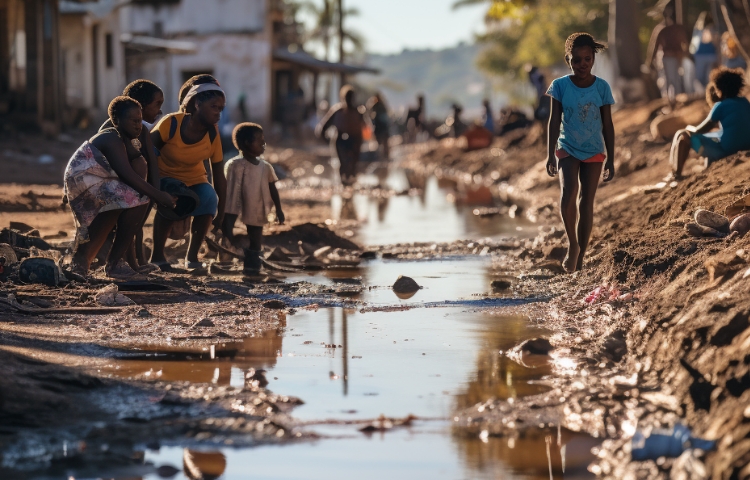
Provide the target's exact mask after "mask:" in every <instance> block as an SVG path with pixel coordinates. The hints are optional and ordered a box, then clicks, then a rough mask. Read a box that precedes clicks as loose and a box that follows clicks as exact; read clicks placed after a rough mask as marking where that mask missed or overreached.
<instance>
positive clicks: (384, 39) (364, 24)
mask: <svg viewBox="0 0 750 480" xmlns="http://www.w3.org/2000/svg"><path fill="white" fill-rule="evenodd" d="M453 2H454V0H344V8H346V7H356V8H358V9H359V11H360V14H359V16H357V17H350V19H349V20H348V21H349V24H350V25H351V26H352V27H354V28H356V29H357V30H359V32H361V33H362V34H363V35H364V37H365V39H366V40H367V50H368V51H369V52H372V53H397V52H400V51H401V50H403V49H404V48H410V49H421V48H443V47H450V46H453V45H456V44H457V43H458V42H460V41H461V40H471V38H472V33H473V32H476V31H480V30H481V29H482V28H483V26H484V24H483V18H484V12H485V11H486V9H487V6H486V5H479V6H473V7H464V8H461V9H459V10H451V5H452V4H453Z"/></svg>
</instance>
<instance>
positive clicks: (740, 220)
mask: <svg viewBox="0 0 750 480" xmlns="http://www.w3.org/2000/svg"><path fill="white" fill-rule="evenodd" d="M729 230H730V231H732V232H737V233H739V234H740V235H744V234H746V233H747V232H750V213H746V214H744V215H740V216H739V217H737V218H735V219H734V220H732V223H731V224H730V225H729Z"/></svg>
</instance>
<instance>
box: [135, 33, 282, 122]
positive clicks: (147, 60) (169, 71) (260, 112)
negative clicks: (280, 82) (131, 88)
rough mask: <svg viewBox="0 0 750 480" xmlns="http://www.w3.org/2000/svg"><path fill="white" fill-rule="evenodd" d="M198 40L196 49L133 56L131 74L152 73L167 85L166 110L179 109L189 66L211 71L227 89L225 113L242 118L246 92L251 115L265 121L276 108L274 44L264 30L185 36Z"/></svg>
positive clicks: (152, 77) (148, 75)
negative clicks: (273, 101)
mask: <svg viewBox="0 0 750 480" xmlns="http://www.w3.org/2000/svg"><path fill="white" fill-rule="evenodd" d="M180 40H183V41H189V42H193V43H195V45H196V47H197V52H196V53H194V54H167V53H164V54H149V55H139V56H137V57H133V58H131V59H130V60H129V62H128V74H129V76H130V77H132V78H128V80H134V79H136V78H147V79H149V80H152V81H153V82H155V83H156V84H157V85H159V86H160V87H161V88H162V89H163V90H164V96H165V101H164V107H163V108H162V110H163V111H164V112H174V111H177V109H178V104H177V94H178V92H179V89H180V87H181V86H182V83H183V81H184V80H183V76H184V75H183V74H184V72H209V73H211V74H212V75H214V76H215V77H216V78H217V79H218V80H219V83H221V86H222V88H223V89H224V91H225V92H226V95H227V107H226V110H225V112H226V114H225V115H224V118H225V119H228V120H231V121H233V122H234V121H236V120H237V105H238V102H239V99H240V98H241V97H243V96H244V97H245V108H246V111H247V113H248V116H249V117H250V118H251V119H252V120H255V121H259V122H266V121H267V120H268V119H269V118H270V113H271V73H270V72H271V44H270V41H269V40H268V39H267V38H266V35H265V34H256V35H248V34H225V35H209V36H184V37H180Z"/></svg>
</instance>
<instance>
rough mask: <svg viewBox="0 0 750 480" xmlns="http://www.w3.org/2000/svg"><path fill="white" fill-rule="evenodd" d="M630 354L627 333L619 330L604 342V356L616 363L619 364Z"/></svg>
mask: <svg viewBox="0 0 750 480" xmlns="http://www.w3.org/2000/svg"><path fill="white" fill-rule="evenodd" d="M626 353H628V344H627V342H626V341H625V332H624V331H622V330H617V331H616V332H614V333H612V335H610V336H609V337H607V339H606V340H605V341H604V345H603V348H602V355H604V356H605V357H607V358H609V359H611V360H612V361H614V362H619V361H620V360H622V357H624V356H625V354H626Z"/></svg>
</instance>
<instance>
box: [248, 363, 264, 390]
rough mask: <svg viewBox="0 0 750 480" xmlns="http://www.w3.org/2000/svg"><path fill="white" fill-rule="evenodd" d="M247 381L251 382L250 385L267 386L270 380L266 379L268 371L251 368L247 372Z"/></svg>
mask: <svg viewBox="0 0 750 480" xmlns="http://www.w3.org/2000/svg"><path fill="white" fill-rule="evenodd" d="M245 383H246V384H249V385H250V386H254V387H261V388H265V387H266V385H268V380H267V379H266V371H265V370H263V369H258V370H256V369H254V368H251V369H250V370H248V371H247V373H246V374H245Z"/></svg>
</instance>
